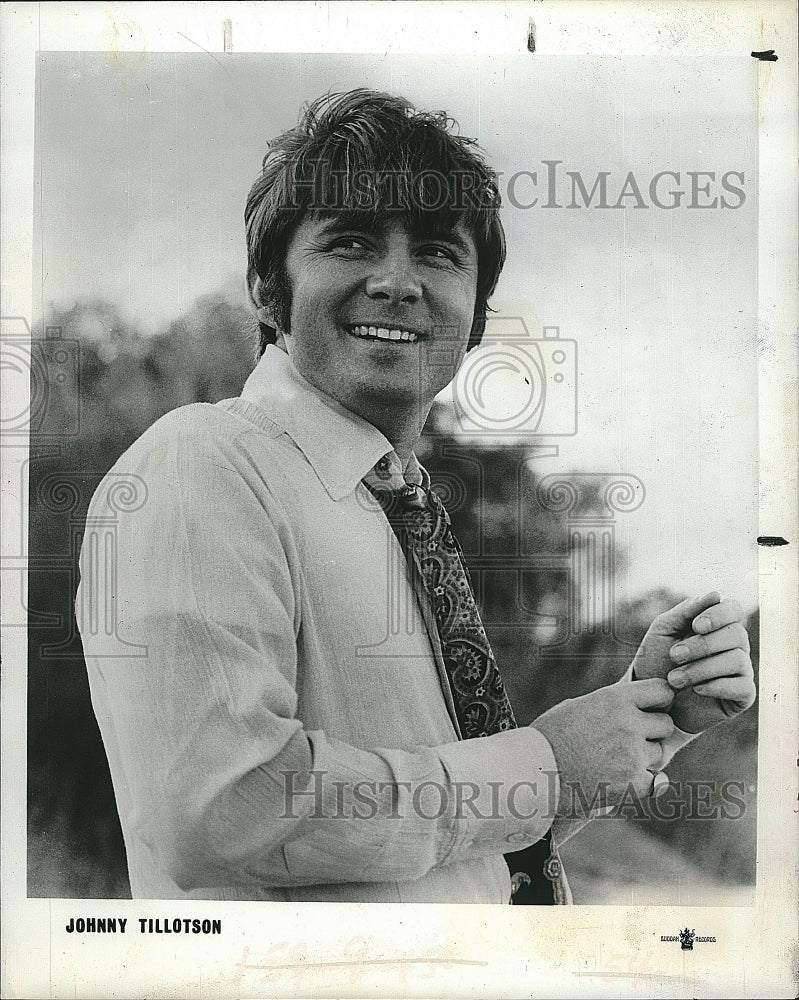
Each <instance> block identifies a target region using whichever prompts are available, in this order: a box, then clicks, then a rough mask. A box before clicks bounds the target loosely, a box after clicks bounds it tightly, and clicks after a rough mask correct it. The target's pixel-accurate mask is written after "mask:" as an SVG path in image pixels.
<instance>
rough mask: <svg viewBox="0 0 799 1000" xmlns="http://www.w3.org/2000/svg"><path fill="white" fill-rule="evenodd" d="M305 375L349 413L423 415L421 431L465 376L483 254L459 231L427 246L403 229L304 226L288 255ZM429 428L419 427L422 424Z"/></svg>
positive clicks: (337, 221) (390, 224)
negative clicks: (443, 394)
mask: <svg viewBox="0 0 799 1000" xmlns="http://www.w3.org/2000/svg"><path fill="white" fill-rule="evenodd" d="M286 273H287V276H288V280H289V286H290V289H291V329H290V330H289V331H285V332H286V333H287V336H286V338H285V343H286V349H287V351H288V353H289V355H290V357H291V359H292V360H293V362H294V364H295V366H296V367H297V370H298V371H299V372H300V374H301V375H302V376H303V377H304V378H305V379H306V380H307V381H309V382H310V383H311V384H312V385H315V386H316V387H317V388H318V389H320V390H321V391H322V392H324V393H326V394H327V395H328V396H332V397H333V398H334V399H336V400H337V401H338V402H340V403H341V404H342V405H343V406H345V407H347V409H350V410H352V411H354V412H355V413H359V414H360V415H361V416H364V417H365V418H366V419H370V416H371V415H372V414H374V413H375V412H377V411H378V410H379V411H382V412H383V413H385V412H386V410H387V409H389V408H393V409H395V410H397V411H404V412H405V413H409V412H410V411H416V413H417V414H418V415H419V418H420V421H421V422H423V421H424V419H425V417H426V415H427V412H428V410H429V407H430V405H431V403H432V401H433V399H434V397H435V396H436V394H437V393H438V392H439V391H440V390H441V389H443V388H444V386H446V385H448V384H449V382H450V381H451V380H452V378H453V377H454V375H455V373H456V371H457V370H458V368H459V366H460V364H461V362H462V360H463V357H464V354H465V352H466V345H467V343H468V340H469V334H470V331H471V327H472V321H473V318H474V307H475V298H476V292H477V250H476V247H475V244H474V240H473V238H472V236H471V234H470V233H469V232H468V231H467V230H466V229H465V228H464V227H463V226H462V225H461V224H460V223H458V224H457V226H456V227H455V229H453V230H449V231H447V232H437V233H435V234H432V235H430V234H428V235H426V236H424V237H422V236H420V235H414V234H412V233H410V232H408V230H407V229H406V227H405V225H404V224H403V222H401V221H396V220H393V221H392V220H387V222H386V225H385V227H383V228H381V229H378V230H376V231H375V230H373V229H363V228H358V227H357V226H355V227H354V226H352V225H351V224H350V222H348V221H347V220H346V219H345V218H344V217H343V216H338V217H337V216H335V215H333V216H330V217H327V218H306V219H305V220H304V222H303V223H302V224H301V225H300V226H299V227H298V228H297V230H296V231H295V233H294V236H293V238H292V240H291V243H290V244H289V249H288V253H287V255H286ZM420 426H421V423H420Z"/></svg>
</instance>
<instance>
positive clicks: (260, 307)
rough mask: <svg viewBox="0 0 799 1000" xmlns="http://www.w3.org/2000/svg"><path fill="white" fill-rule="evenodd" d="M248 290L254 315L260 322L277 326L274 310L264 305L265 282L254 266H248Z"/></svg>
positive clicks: (248, 298)
mask: <svg viewBox="0 0 799 1000" xmlns="http://www.w3.org/2000/svg"><path fill="white" fill-rule="evenodd" d="M246 292H247V302H248V304H249V307H250V312H251V313H252V314H253V316H255V318H256V319H257V320H258V322H259V323H265V324H266V325H267V326H271V327H275V328H277V323H275V319H274V316H273V315H272V310H271V309H270V307H269V306H267V305H264V298H265V296H264V283H263V281H262V280H261V277H260V276H259V275H258V273H257V272H256V271H255V269H254V268H253V267H252V266H250V267H248V268H247V288H246Z"/></svg>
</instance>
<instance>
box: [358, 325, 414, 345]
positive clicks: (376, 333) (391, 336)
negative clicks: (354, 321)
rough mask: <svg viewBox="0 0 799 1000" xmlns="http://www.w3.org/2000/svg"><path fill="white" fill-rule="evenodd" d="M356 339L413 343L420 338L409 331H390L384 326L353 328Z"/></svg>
mask: <svg viewBox="0 0 799 1000" xmlns="http://www.w3.org/2000/svg"><path fill="white" fill-rule="evenodd" d="M351 329H352V332H353V334H354V335H355V336H356V337H376V338H377V339H378V340H409V341H411V342H413V341H415V340H418V339H419V338H418V337H417V336H416V334H415V333H411V332H410V331H409V330H388V329H386V327H384V326H353V327H351Z"/></svg>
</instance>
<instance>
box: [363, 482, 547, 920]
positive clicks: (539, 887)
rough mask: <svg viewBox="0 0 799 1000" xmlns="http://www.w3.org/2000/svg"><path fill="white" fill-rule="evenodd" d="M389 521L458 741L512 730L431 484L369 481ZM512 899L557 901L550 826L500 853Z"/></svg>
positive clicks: (465, 575)
mask: <svg viewBox="0 0 799 1000" xmlns="http://www.w3.org/2000/svg"><path fill="white" fill-rule="evenodd" d="M364 485H365V486H366V487H367V489H368V490H369V491H370V492H371V493H372V495H373V496H374V497H375V499H376V500H377V501H378V503H379V504H380V506H381V507H382V508H383V511H384V513H385V515H386V517H387V519H388V521H389V524H390V525H391V527H392V529H393V531H394V534H395V535H396V537H397V540H398V542H399V544H400V547H401V548H402V550H403V552H404V554H405V558H406V559H407V561H408V564H409V566H411V567H412V568H415V570H416V572H415V573H412V575H413V576H414V577H415V578H417V580H418V583H419V584H420V585H421V588H422V589H423V590H424V596H425V597H426V598H427V600H428V601H429V602H430V604H431V605H432V608H433V613H434V615H435V622H436V626H437V630H438V636H439V640H440V643H441V651H442V655H443V659H444V666H445V668H446V673H447V677H448V679H449V683H450V687H451V690H452V700H453V703H454V707H455V714H456V717H457V720H458V725H459V727H460V731H461V735H462V736H463V738H464V739H475V738H478V737H481V736H491V735H492V734H493V733H501V732H503V731H505V730H508V729H515V728H516V720H515V719H514V717H513V709H512V708H511V704H510V701H509V700H508V695H507V693H506V691H505V685H504V684H503V682H502V677H501V676H500V673H499V670H498V669H497V665H496V662H495V660H494V654H493V653H492V651H491V645H490V643H489V641H488V637H487V636H486V633H485V629H484V628H483V623H482V621H481V620H480V613H479V611H478V608H477V603H476V601H475V598H474V592H473V590H472V585H471V580H470V578H469V571H468V569H467V568H466V563H465V560H464V557H463V552H462V550H461V547H460V545H459V544H458V541H457V539H456V538H455V535H454V534H453V532H452V528H451V526H450V520H449V515H448V514H447V512H446V510H445V509H444V505H443V504H442V503H441V500H440V499H439V497H438V496H437V495H436V494H435V492H433V490H431V489H425V488H424V487H422V486H412V485H406V486H405V487H403V488H401V489H399V490H396V489H385V488H381V487H379V486H377V485H373V484H371V483H370V482H368V481H365V482H364ZM505 860H506V862H507V864H508V868H509V870H510V874H511V886H512V890H513V895H512V897H511V902H512V903H514V904H531V905H535V904H550V905H551V904H552V903H554V902H556V901H560V899H559V896H560V895H561V892H560V886H559V884H558V880H559V876H560V858H558V856H557V854H556V853H554V852H553V851H552V844H551V839H550V834H549V831H547V833H546V835H545V836H544V837H543V838H542V839H541V840H539V841H538V842H537V843H536V844H533V845H531V846H530V847H527V848H525V849H524V850H521V851H514V852H513V853H511V854H506V855H505Z"/></svg>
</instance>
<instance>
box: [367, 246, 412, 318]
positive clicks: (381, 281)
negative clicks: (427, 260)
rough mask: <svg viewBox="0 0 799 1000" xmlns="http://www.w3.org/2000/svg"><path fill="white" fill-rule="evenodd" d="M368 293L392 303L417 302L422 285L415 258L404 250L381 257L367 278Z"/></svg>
mask: <svg viewBox="0 0 799 1000" xmlns="http://www.w3.org/2000/svg"><path fill="white" fill-rule="evenodd" d="M366 294H367V295H368V296H369V298H370V299H376V300H380V301H383V302H390V303H392V305H399V304H400V303H413V302H417V301H418V300H419V299H420V298H421V297H422V285H421V281H420V280H419V275H418V272H417V269H416V266H415V264H414V261H413V259H412V258H411V257H409V256H408V255H407V254H406V253H402V252H399V253H389V254H386V255H385V256H383V257H381V258H380V260H379V261H377V262H376V263H375V265H374V267H373V269H372V272H371V274H370V275H369V277H368V278H367V279H366Z"/></svg>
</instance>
